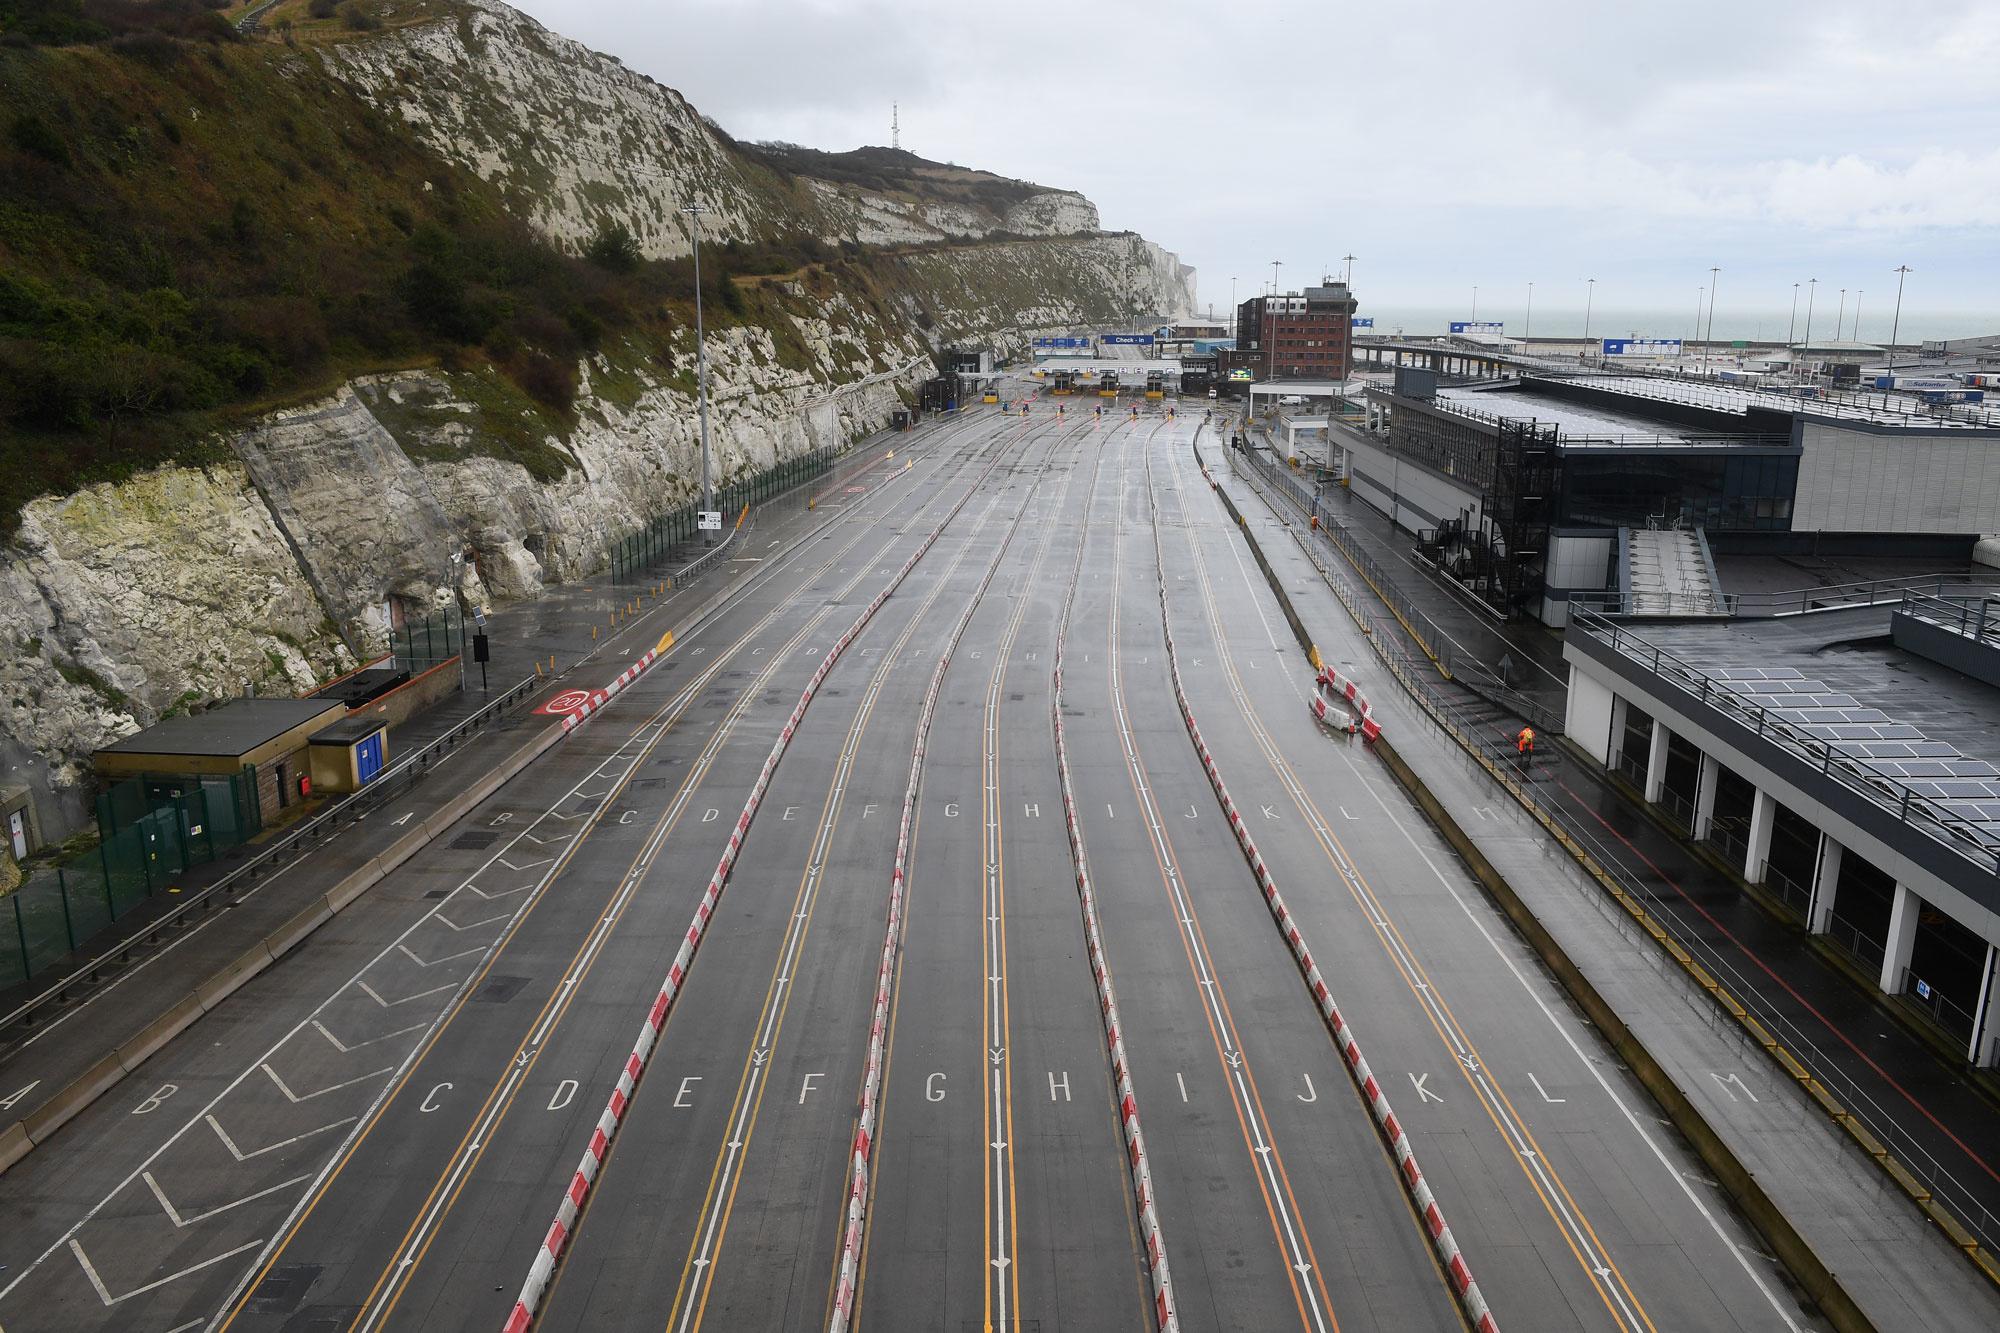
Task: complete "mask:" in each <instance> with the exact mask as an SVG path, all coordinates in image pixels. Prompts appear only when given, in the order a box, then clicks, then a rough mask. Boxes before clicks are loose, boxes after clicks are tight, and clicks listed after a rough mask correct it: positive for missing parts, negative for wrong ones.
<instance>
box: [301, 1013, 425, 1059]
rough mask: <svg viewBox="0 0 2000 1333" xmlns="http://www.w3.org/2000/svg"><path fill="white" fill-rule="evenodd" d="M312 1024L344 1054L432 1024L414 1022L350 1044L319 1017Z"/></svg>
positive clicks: (419, 1030)
mask: <svg viewBox="0 0 2000 1333" xmlns="http://www.w3.org/2000/svg"><path fill="white" fill-rule="evenodd" d="M312 1025H313V1026H314V1027H315V1028H317V1029H318V1030H319V1035H320V1036H322V1037H325V1038H326V1039H327V1040H328V1041H330V1042H332V1043H333V1049H334V1050H336V1051H339V1052H340V1053H341V1054H342V1055H346V1054H347V1053H348V1052H349V1051H358V1050H360V1049H361V1048H362V1047H363V1046H373V1045H374V1044H375V1043H376V1042H379V1041H394V1040H395V1039H396V1038H398V1037H407V1036H409V1035H410V1034H411V1033H412V1032H421V1031H422V1030H423V1029H425V1028H427V1027H429V1026H430V1024H429V1023H428V1022H424V1023H412V1024H410V1026H408V1027H406V1028H397V1029H396V1030H395V1031H394V1032H387V1033H384V1034H383V1035H381V1036H379V1037H370V1038H368V1039H367V1040H366V1041H357V1042H355V1043H354V1044H353V1045H351V1046H350V1045H348V1044H347V1043H346V1042H344V1041H342V1040H341V1039H340V1038H338V1037H336V1036H334V1035H333V1034H332V1033H331V1032H328V1031H327V1030H326V1024H324V1023H322V1022H320V1021H319V1020H318V1019H317V1018H315V1019H314V1020H312Z"/></svg>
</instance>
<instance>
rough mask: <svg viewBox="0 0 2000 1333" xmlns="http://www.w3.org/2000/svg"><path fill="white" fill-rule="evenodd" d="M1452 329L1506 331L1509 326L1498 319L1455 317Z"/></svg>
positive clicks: (1475, 331)
mask: <svg viewBox="0 0 2000 1333" xmlns="http://www.w3.org/2000/svg"><path fill="white" fill-rule="evenodd" d="M1451 331H1452V332H1453V333H1505V332H1506V331H1507V326H1506V325H1505V324H1502V323H1500V322H1499V321H1498V320H1484V319H1479V320H1474V319H1454V320H1453V321H1452V322H1451Z"/></svg>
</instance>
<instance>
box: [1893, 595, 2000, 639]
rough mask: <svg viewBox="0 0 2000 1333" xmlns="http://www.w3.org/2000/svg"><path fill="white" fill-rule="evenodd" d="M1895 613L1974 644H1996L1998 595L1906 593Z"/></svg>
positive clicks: (1999, 613) (1999, 615) (1999, 629)
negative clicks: (1910, 617)
mask: <svg viewBox="0 0 2000 1333" xmlns="http://www.w3.org/2000/svg"><path fill="white" fill-rule="evenodd" d="M1896 610H1897V611H1898V612H1899V613H1900V614H1902V615H1906V616H1914V617H1916V618H1917V619H1918V620H1921V621H1923V622H1925V623H1926V624H1930V625H1936V626H1937V627H1938V628H1939V629H1943V630H1950V631H1951V632H1952V633H1953V634H1957V635H1960V636H1962V637H1964V638H1968V639H1972V640H1974V641H1975V642H1978V643H1993V642H1996V641H2000V594H1996V593H1991V592H1982V593H1980V594H1978V595H1976V596H1958V597H1949V596H1945V595H1944V594H1942V593H1921V592H1906V593H1904V594H1903V600H1902V603H1901V605H1899V606H1898V607H1897V608H1896Z"/></svg>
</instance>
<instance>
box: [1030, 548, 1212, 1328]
mask: <svg viewBox="0 0 2000 1333" xmlns="http://www.w3.org/2000/svg"><path fill="white" fill-rule="evenodd" d="M1081 556H1082V551H1081V549H1080V548H1079V550H1078V557H1079V559H1081ZM1075 597H1076V578H1075V575H1074V574H1072V576H1071V579H1070V588H1069V600H1067V601H1065V602H1064V604H1063V618H1062V622H1061V624H1060V626H1059V627H1058V628H1057V630H1056V655H1055V670H1054V690H1053V692H1052V694H1051V696H1050V711H1051V714H1052V716H1053V717H1054V720H1055V742H1056V776H1057V778H1058V779H1059V780H1060V782H1061V784H1062V801H1063V824H1064V827H1065V828H1066V829H1067V830H1068V833H1069V850H1070V858H1071V860H1073V861H1074V862H1075V864H1076V893H1077V899H1078V901H1079V903H1080V905H1081V906H1082V909H1083V933H1084V942H1085V945H1086V947H1087V949H1088V951H1089V954H1090V974H1091V976H1092V977H1093V978H1095V979H1096V982H1097V1004H1098V1009H1099V1012H1100V1014H1101V1016H1102V1018H1103V1020H1104V1040H1105V1043H1106V1046H1107V1048H1108V1050H1109V1052H1110V1056H1111V1077H1112V1081H1113V1083H1114V1085H1115V1086H1116V1087H1117V1089H1118V1123H1119V1128H1120V1129H1121V1130H1122V1131H1123V1133H1124V1136H1125V1160H1126V1165H1127V1167H1128V1168H1129V1169H1130V1171H1131V1173H1132V1202H1133V1206H1134V1207H1135V1208H1136V1209H1137V1210H1138V1218H1139V1233H1140V1235H1141V1236H1142V1237H1143V1238H1144V1239H1145V1243H1146V1271H1147V1276H1148V1278H1149V1280H1150V1281H1151V1284H1152V1289H1153V1319H1154V1321H1155V1323H1156V1324H1157V1325H1158V1327H1159V1329H1160V1333H1179V1329H1180V1315H1179V1313H1178V1311H1177V1310H1176V1308H1175V1305H1174V1280H1173V1273H1172V1271H1171V1269H1170V1268H1169V1266H1168V1263H1167V1245H1166V1240H1165V1237H1164V1236H1163V1235H1162V1233H1161V1230H1160V1213H1159V1208H1158V1207H1157V1205H1156V1204H1155V1202H1154V1198H1153V1168H1152V1163H1151V1161H1150V1160H1149V1159H1148V1158H1147V1156H1146V1136H1145V1134H1144V1133H1143V1132H1142V1131H1141V1130H1140V1127H1139V1096H1138V1093H1137V1092H1136V1091H1134V1089H1133V1087H1132V1067H1131V1064H1130V1063H1129V1062H1128V1061H1127V1060H1126V1058H1125V1035H1124V1033H1125V1029H1124V1025H1123V1023H1121V1022H1120V1020H1119V1017H1118V997H1117V994H1116V993H1115V992H1114V990H1113V988H1112V984H1111V960H1110V959H1109V958H1108V957H1107V956H1106V955H1105V952H1104V932H1103V928H1102V927H1101V926H1100V924H1099V922H1098V917H1097V895H1096V894H1095V893H1094V892H1092V890H1091V885H1090V858H1089V856H1088V855H1087V854H1086V852H1085V850H1084V845H1083V826H1082V824H1080V823H1079V822H1078V821H1077V817H1076V793H1075V791H1074V790H1073V789H1072V788H1071V786H1070V776H1069V747H1068V745H1067V743H1066V741H1065V738H1064V736H1063V692H1062V689H1063V685H1062V681H1063V646H1064V643H1065V642H1066V641H1067V639H1068V637H1069V610H1070V603H1071V602H1073V601H1074V600H1075Z"/></svg>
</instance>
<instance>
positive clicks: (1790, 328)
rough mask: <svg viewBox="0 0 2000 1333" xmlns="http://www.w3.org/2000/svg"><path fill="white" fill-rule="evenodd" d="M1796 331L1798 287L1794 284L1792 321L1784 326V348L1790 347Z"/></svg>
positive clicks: (1797, 322)
mask: <svg viewBox="0 0 2000 1333" xmlns="http://www.w3.org/2000/svg"><path fill="white" fill-rule="evenodd" d="M1798 329H1799V285H1798V284H1797V283H1796V282H1795V283H1793V284H1792V319H1791V322H1790V323H1789V324H1787V325H1785V346H1786V347H1787V348H1790V347H1791V345H1792V335H1793V334H1795V333H1797V332H1798Z"/></svg>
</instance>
